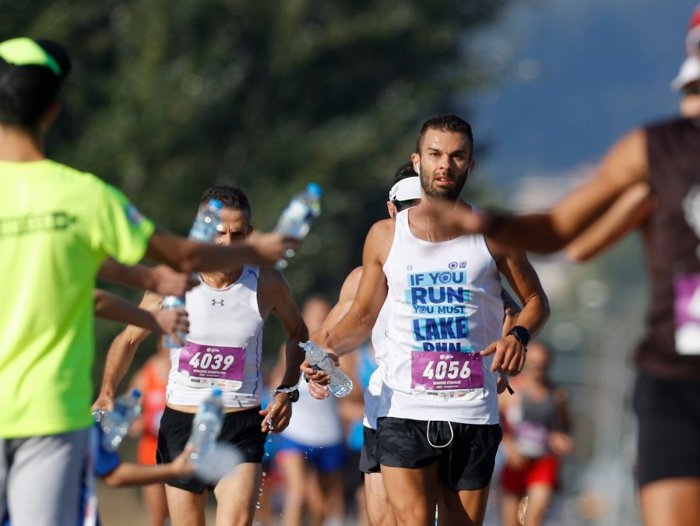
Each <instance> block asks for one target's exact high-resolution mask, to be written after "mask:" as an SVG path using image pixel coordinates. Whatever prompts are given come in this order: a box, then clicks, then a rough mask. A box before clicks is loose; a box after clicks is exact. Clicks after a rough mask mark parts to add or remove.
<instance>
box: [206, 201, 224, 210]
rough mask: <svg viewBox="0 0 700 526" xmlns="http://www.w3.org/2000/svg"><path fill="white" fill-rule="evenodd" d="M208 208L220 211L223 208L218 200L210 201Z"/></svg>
mask: <svg viewBox="0 0 700 526" xmlns="http://www.w3.org/2000/svg"><path fill="white" fill-rule="evenodd" d="M209 206H210V207H211V208H216V209H217V210H221V209H222V208H223V207H224V205H223V203H222V202H221V201H219V200H218V199H210V200H209Z"/></svg>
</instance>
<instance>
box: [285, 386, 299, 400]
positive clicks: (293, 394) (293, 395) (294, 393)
mask: <svg viewBox="0 0 700 526" xmlns="http://www.w3.org/2000/svg"><path fill="white" fill-rule="evenodd" d="M287 394H288V395H289V399H290V400H291V401H292V402H296V401H297V400H299V389H294V391H292V392H291V393H287Z"/></svg>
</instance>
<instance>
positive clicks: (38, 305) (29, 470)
mask: <svg viewBox="0 0 700 526" xmlns="http://www.w3.org/2000/svg"><path fill="white" fill-rule="evenodd" d="M69 71H70V60H69V58H68V55H67V54H66V52H65V50H63V48H62V47H61V46H60V45H58V44H56V43H55V42H49V41H39V40H37V41H35V40H31V39H28V38H17V39H12V40H7V41H5V42H0V275H2V276H3V287H2V296H1V297H0V520H2V518H3V516H4V515H5V514H6V513H7V512H9V516H10V519H11V521H12V524H13V525H14V526H24V525H27V526H29V525H31V526H43V525H46V526H53V525H56V524H66V525H72V524H77V522H78V515H79V513H78V510H79V509H80V508H79V502H80V496H79V488H80V482H81V478H80V475H81V473H82V472H83V471H84V470H85V469H86V462H87V460H88V458H87V452H88V450H89V447H88V440H89V427H90V425H91V419H90V412H89V407H90V399H91V396H92V386H91V382H90V371H91V367H92V360H93V353H94V342H93V309H94V305H93V288H94V285H95V278H96V274H97V271H98V269H99V267H100V265H101V263H102V262H103V261H104V260H105V258H106V257H107V256H111V257H113V258H114V259H116V260H118V261H120V262H122V263H126V264H130V263H136V262H138V261H139V260H140V259H141V258H142V257H144V256H145V255H147V256H149V257H151V258H153V259H155V260H157V261H161V262H163V263H167V264H168V265H170V266H171V267H173V268H175V269H176V270H179V271H182V272H192V271H207V270H225V269H226V268H230V267H235V266H240V265H241V264H243V263H250V264H272V263H274V262H275V261H278V260H279V259H281V257H282V254H284V253H285V251H286V250H288V249H289V248H297V247H298V243H297V242H294V241H293V240H289V239H284V238H283V237H282V236H281V235H279V234H258V235H257V236H254V237H253V238H250V237H249V238H248V239H247V241H246V242H244V243H240V244H237V245H235V246H228V247H221V246H213V245H206V244H201V243H194V242H191V241H188V240H185V239H182V238H179V237H177V236H174V235H172V234H169V233H167V232H164V231H162V230H159V229H157V228H155V227H154V225H153V223H151V222H150V221H148V220H147V219H145V218H143V217H142V216H141V215H140V214H139V213H138V211H137V210H136V209H135V208H134V206H133V205H131V204H130V203H129V201H128V200H127V199H126V198H125V197H124V196H123V195H122V193H121V192H119V191H118V190H116V189H114V188H112V187H111V186H109V185H107V184H106V183H104V182H102V181H101V180H99V179H98V178H97V177H95V176H93V175H90V174H85V173H80V172H78V171H76V170H73V169H71V168H69V167H67V166H63V165H61V164H58V163H55V162H53V161H50V160H48V159H46V157H45V156H44V154H43V151H42V140H43V138H44V136H45V133H46V131H47V130H48V128H49V127H50V125H51V124H52V123H53V121H54V120H55V117H56V116H57V115H58V111H59V105H58V102H57V99H56V97H57V94H58V91H59V88H60V86H61V84H62V81H63V79H64V78H65V76H66V75H67V74H68V72H69ZM37 497H39V500H37Z"/></svg>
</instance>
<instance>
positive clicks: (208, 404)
mask: <svg viewBox="0 0 700 526" xmlns="http://www.w3.org/2000/svg"><path fill="white" fill-rule="evenodd" d="M221 397H222V392H221V389H219V388H218V387H215V388H214V389H212V392H211V395H210V396H209V397H208V398H206V399H205V400H204V401H203V402H202V404H201V405H200V406H199V409H198V410H197V413H196V414H195V416H194V420H193V421H192V434H191V435H190V440H189V444H190V445H191V446H192V453H191V455H190V460H191V461H192V462H193V463H194V465H195V470H194V471H195V474H196V475H197V477H199V478H200V479H202V480H204V481H207V482H209V483H212V484H216V483H217V482H218V481H219V480H220V479H221V478H223V477H225V476H226V475H228V474H229V473H231V472H232V471H233V470H234V468H235V467H236V466H237V465H238V464H240V463H241V461H242V460H243V457H242V455H241V453H240V452H239V451H238V450H237V449H236V448H235V447H233V446H231V445H230V444H225V443H221V442H217V438H218V436H219V433H220V432H221V427H222V425H223V420H224V409H223V401H222V398H221Z"/></svg>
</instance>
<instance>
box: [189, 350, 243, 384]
mask: <svg viewBox="0 0 700 526" xmlns="http://www.w3.org/2000/svg"><path fill="white" fill-rule="evenodd" d="M178 370H179V371H180V372H181V373H184V374H185V375H186V376H189V377H190V378H192V379H195V378H197V379H202V380H227V381H234V382H242V381H243V374H244V371H245V349H244V348H241V347H218V346H213V345H200V344H198V343H193V342H187V345H186V346H185V348H183V349H182V351H181V352H180V360H179V364H178Z"/></svg>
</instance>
